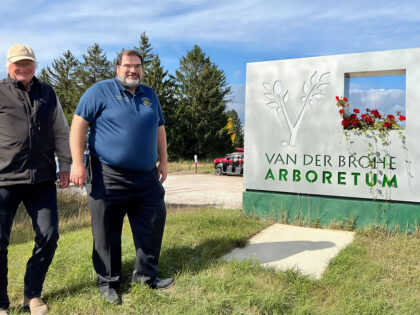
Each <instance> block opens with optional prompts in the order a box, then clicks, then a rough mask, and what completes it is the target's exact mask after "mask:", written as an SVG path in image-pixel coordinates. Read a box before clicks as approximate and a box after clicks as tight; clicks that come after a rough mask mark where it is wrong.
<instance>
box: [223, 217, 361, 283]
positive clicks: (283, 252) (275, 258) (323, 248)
mask: <svg viewBox="0 0 420 315" xmlns="http://www.w3.org/2000/svg"><path fill="white" fill-rule="evenodd" d="M353 238H354V233H353V232H346V231H333V230H324V229H312V228H306V227H299V226H292V225H284V224H273V225H272V226H270V227H268V228H267V229H265V230H264V231H261V232H260V233H258V234H257V235H255V236H254V237H252V238H251V239H250V240H249V243H248V245H247V246H245V247H244V248H236V249H234V250H233V251H232V252H231V253H229V254H228V255H226V256H225V257H224V259H226V260H228V261H231V260H246V259H254V260H256V261H259V262H260V263H261V264H262V265H263V266H265V267H274V268H276V269H278V270H282V271H286V270H289V269H293V270H298V271H300V272H301V273H302V274H304V275H308V276H310V277H312V278H314V279H320V278H321V276H322V274H323V273H324V271H325V269H326V268H327V266H328V263H329V262H330V260H331V259H333V258H334V257H335V256H336V255H337V254H338V253H339V252H340V250H341V249H343V248H344V247H346V246H347V245H348V244H350V243H351V242H352V241H353Z"/></svg>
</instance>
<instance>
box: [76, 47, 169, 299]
mask: <svg viewBox="0 0 420 315" xmlns="http://www.w3.org/2000/svg"><path fill="white" fill-rule="evenodd" d="M116 71H117V78H114V79H111V80H105V81H102V82H98V83H96V84H94V85H93V86H92V87H91V88H89V89H88V90H87V91H86V93H85V94H84V95H83V96H82V98H81V99H80V102H79V105H78V107H77V109H76V114H75V115H74V118H73V122H72V127H71V132H70V147H71V153H72V157H73V166H72V169H71V175H70V179H71V181H72V182H74V183H75V184H76V185H78V186H80V187H83V182H84V181H85V179H86V169H85V167H84V165H83V151H84V146H85V137H86V132H87V129H88V127H90V132H89V139H88V143H89V151H90V156H91V158H90V164H89V167H88V171H89V176H88V185H87V188H88V193H89V206H90V209H91V215H92V232H93V239H94V248H93V265H94V268H95V271H96V273H97V275H98V278H99V289H100V292H101V293H102V296H103V298H104V299H105V300H106V301H108V302H110V303H120V302H121V298H120V296H119V293H118V287H119V284H120V282H121V231H122V225H123V220H124V216H125V215H126V214H127V215H128V219H129V220H130V225H131V231H132V233H133V238H134V244H135V247H136V262H135V265H134V271H133V281H134V282H140V283H144V284H146V285H148V286H149V287H150V288H152V289H166V288H168V287H169V286H171V285H172V284H173V279H172V278H167V279H159V278H158V277H157V271H158V259H159V254H160V249H161V243H162V236H163V229H164V225H165V218H166V209H165V204H164V201H163V197H164V193H165V191H164V189H163V187H162V184H161V183H162V182H163V181H164V180H165V179H166V176H167V173H168V170H167V156H166V134H165V127H164V123H165V120H164V118H163V115H162V110H161V107H160V103H159V100H158V98H157V96H156V94H155V93H154V91H153V90H152V89H151V88H150V87H148V86H145V85H142V84H140V83H141V78H142V76H143V58H142V56H141V55H140V54H139V53H138V52H136V51H134V50H125V51H123V52H122V53H120V54H119V55H118V57H117V65H116ZM158 160H159V164H158V167H157V168H156V162H157V161H158Z"/></svg>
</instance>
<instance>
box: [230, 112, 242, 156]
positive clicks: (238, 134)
mask: <svg viewBox="0 0 420 315" xmlns="http://www.w3.org/2000/svg"><path fill="white" fill-rule="evenodd" d="M227 116H228V123H227V124H226V129H227V131H228V134H229V136H230V139H231V141H232V145H233V146H234V147H239V148H243V146H244V133H243V129H242V124H241V120H240V119H239V116H238V113H237V112H236V110H234V109H232V110H229V111H228V112H227Z"/></svg>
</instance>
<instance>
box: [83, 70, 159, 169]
mask: <svg viewBox="0 0 420 315" xmlns="http://www.w3.org/2000/svg"><path fill="white" fill-rule="evenodd" d="M75 113H76V114H77V115H79V116H80V117H82V118H83V119H85V120H86V121H88V122H89V127H90V130H89V137H88V147H89V151H90V153H91V154H92V155H94V156H96V157H97V158H98V159H99V160H100V161H101V162H102V163H105V164H107V165H110V166H114V167H117V168H120V169H124V170H133V171H137V172H148V171H151V170H152V169H153V168H154V167H155V166H156V162H157V159H158V155H157V129H158V127H159V126H161V125H163V124H165V119H164V118H163V115H162V109H161V106H160V103H159V100H158V98H157V96H156V94H155V92H154V91H153V90H152V89H151V88H150V87H148V86H146V85H140V86H139V87H138V88H137V90H136V93H135V95H132V94H131V93H130V92H129V91H127V89H126V88H125V87H124V86H123V85H122V84H121V82H120V81H119V80H118V78H114V79H110V80H105V81H101V82H98V83H95V84H94V85H92V86H91V87H90V88H89V89H87V90H86V92H85V93H84V94H83V96H82V97H81V98H80V101H79V104H78V105H77V108H76V112H75Z"/></svg>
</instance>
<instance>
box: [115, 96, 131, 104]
mask: <svg viewBox="0 0 420 315" xmlns="http://www.w3.org/2000/svg"><path fill="white" fill-rule="evenodd" d="M115 98H116V99H117V100H119V101H126V102H129V101H130V99H129V98H128V97H127V96H121V95H115Z"/></svg>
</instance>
